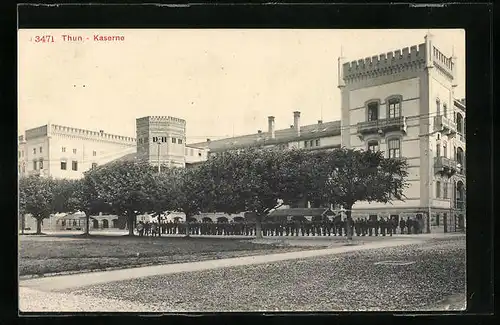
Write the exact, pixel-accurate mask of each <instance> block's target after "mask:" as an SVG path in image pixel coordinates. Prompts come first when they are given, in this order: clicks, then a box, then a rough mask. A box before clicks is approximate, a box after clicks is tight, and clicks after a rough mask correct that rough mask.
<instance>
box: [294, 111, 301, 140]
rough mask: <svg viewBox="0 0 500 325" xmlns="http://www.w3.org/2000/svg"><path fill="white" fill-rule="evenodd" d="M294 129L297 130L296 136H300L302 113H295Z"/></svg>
mask: <svg viewBox="0 0 500 325" xmlns="http://www.w3.org/2000/svg"><path fill="white" fill-rule="evenodd" d="M293 128H294V129H295V134H296V135H297V136H298V137H299V136H300V112H299V111H295V112H293Z"/></svg>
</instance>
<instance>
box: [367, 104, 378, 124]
mask: <svg viewBox="0 0 500 325" xmlns="http://www.w3.org/2000/svg"><path fill="white" fill-rule="evenodd" d="M376 120H378V103H370V104H368V121H376Z"/></svg>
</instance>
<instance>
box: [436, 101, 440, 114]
mask: <svg viewBox="0 0 500 325" xmlns="http://www.w3.org/2000/svg"><path fill="white" fill-rule="evenodd" d="M436 115H437V116H439V115H441V101H439V99H436Z"/></svg>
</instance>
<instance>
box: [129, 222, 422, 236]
mask: <svg viewBox="0 0 500 325" xmlns="http://www.w3.org/2000/svg"><path fill="white" fill-rule="evenodd" d="M141 223H142V222H141ZM141 223H140V224H141ZM398 226H399V227H398ZM140 228H141V229H142V230H141V229H140ZM398 228H399V231H398ZM421 228H422V227H421V225H420V223H419V222H418V221H416V220H413V219H411V218H408V219H406V220H403V219H401V220H400V221H399V224H398V222H397V220H395V219H389V218H387V219H385V218H380V219H376V220H372V219H368V218H365V219H356V220H354V222H353V224H352V233H353V234H355V235H357V236H379V235H381V236H386V235H388V236H392V234H396V233H400V234H418V233H422V229H421ZM137 230H138V232H139V235H141V236H142V235H143V234H145V235H146V236H149V235H151V236H161V234H182V235H185V234H186V233H187V231H188V230H189V233H190V234H191V235H226V236H231V235H239V236H255V234H256V230H257V228H256V224H255V223H254V222H246V221H244V222H221V223H219V222H217V223H212V222H190V223H189V225H188V224H186V223H185V222H167V223H161V224H158V223H156V222H153V223H149V222H146V223H145V224H142V226H138V227H137ZM346 233H347V222H346V221H345V220H341V219H340V218H337V219H334V220H323V221H285V222H278V221H266V222H263V223H262V234H263V235H264V236H343V235H346Z"/></svg>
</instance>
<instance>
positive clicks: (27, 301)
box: [19, 288, 169, 312]
mask: <svg viewBox="0 0 500 325" xmlns="http://www.w3.org/2000/svg"><path fill="white" fill-rule="evenodd" d="M19 294H20V295H21V296H22V297H23V299H20V300H19V310H20V311H21V312H31V311H34V310H36V311H37V312H51V311H55V310H57V311H64V312H113V311H117V310H119V311H128V312H148V311H150V310H151V308H150V306H148V305H146V304H140V303H137V302H130V301H125V300H118V299H106V298H100V297H91V296H85V295H71V294H65V293H59V292H58V293H55V292H42V291H38V290H33V289H29V288H19ZM165 311H166V312H168V311H169V310H167V309H165Z"/></svg>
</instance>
